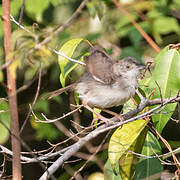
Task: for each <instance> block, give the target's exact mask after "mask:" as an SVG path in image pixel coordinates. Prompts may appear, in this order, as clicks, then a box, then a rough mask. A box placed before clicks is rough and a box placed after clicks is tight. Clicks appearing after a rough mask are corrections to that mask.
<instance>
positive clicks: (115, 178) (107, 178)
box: [104, 159, 122, 180]
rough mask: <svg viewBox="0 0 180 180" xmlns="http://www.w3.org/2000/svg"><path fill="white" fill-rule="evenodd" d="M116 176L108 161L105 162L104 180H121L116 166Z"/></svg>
mask: <svg viewBox="0 0 180 180" xmlns="http://www.w3.org/2000/svg"><path fill="white" fill-rule="evenodd" d="M116 172H117V175H115V174H114V172H113V170H112V167H111V163H110V161H109V159H108V160H107V161H106V164H105V166H104V180H122V178H121V175H120V173H119V167H118V166H116Z"/></svg>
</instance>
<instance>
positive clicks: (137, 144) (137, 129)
mask: <svg viewBox="0 0 180 180" xmlns="http://www.w3.org/2000/svg"><path fill="white" fill-rule="evenodd" d="M146 124H147V121H145V120H142V119H141V120H136V121H133V122H131V123H128V124H124V125H123V126H122V127H120V128H118V129H117V130H116V131H115V132H114V133H113V135H112V137H111V139H110V142H109V148H108V156H109V160H110V163H111V166H112V169H113V171H114V172H115V173H116V165H117V163H119V170H120V174H121V177H122V179H123V180H126V179H131V177H132V176H133V175H134V170H135V163H136V162H135V159H136V158H135V156H134V155H133V154H132V153H131V152H132V151H133V152H139V153H140V152H141V149H142V146H143V143H144V139H145V134H146V128H145V127H146ZM138 137H139V138H138Z"/></svg>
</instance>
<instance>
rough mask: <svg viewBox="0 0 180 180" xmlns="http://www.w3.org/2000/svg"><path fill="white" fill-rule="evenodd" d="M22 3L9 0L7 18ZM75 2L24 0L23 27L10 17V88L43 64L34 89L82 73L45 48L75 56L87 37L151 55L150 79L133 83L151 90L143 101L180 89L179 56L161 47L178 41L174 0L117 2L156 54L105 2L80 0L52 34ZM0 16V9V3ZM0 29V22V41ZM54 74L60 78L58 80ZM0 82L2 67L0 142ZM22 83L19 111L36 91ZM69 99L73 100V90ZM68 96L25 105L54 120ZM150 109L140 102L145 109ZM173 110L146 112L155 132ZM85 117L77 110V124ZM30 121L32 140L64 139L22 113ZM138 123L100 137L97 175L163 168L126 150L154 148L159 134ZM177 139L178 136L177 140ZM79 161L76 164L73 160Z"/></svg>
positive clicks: (3, 130)
mask: <svg viewBox="0 0 180 180" xmlns="http://www.w3.org/2000/svg"><path fill="white" fill-rule="evenodd" d="M22 2H23V1H22V0H12V1H11V14H12V15H13V17H14V18H15V19H18V18H19V12H20V8H21V5H22ZM81 2H82V1H81V0H78V1H72V0H39V1H36V0H26V1H25V9H24V16H23V22H22V25H23V27H25V29H26V31H25V30H23V29H21V28H18V27H17V25H15V23H14V22H12V29H13V33H12V44H11V45H12V50H13V51H12V53H11V56H13V57H14V59H15V60H14V62H13V63H12V64H11V65H10V69H11V73H13V76H14V77H16V79H17V87H20V86H23V85H24V84H27V83H29V82H30V81H31V80H33V79H34V78H37V77H36V76H37V74H38V72H39V68H40V67H41V68H42V69H43V76H42V79H43V82H42V85H41V90H40V93H44V92H47V91H51V90H52V89H57V88H59V87H60V86H62V87H65V86H66V85H67V84H69V83H72V82H74V81H75V80H77V79H78V76H80V74H82V71H83V70H82V68H81V66H79V65H78V64H76V63H73V62H70V61H68V60H67V59H66V58H64V57H62V56H58V57H57V55H56V54H55V53H53V51H52V49H58V50H59V51H60V52H63V53H65V54H66V55H67V56H68V57H75V58H76V59H79V60H80V61H83V57H84V56H85V55H87V52H88V50H87V42H88V41H89V42H91V43H93V44H97V43H99V44H101V45H102V46H103V47H104V48H106V50H107V52H110V54H111V55H112V56H113V55H114V52H113V49H114V47H120V53H119V54H117V55H116V59H121V58H123V57H126V56H133V57H135V58H137V59H138V60H139V61H140V62H143V63H145V59H146V57H148V58H150V57H151V58H154V57H155V65H154V67H151V69H152V77H151V76H149V74H148V73H146V77H145V79H143V80H141V81H140V88H141V91H142V94H143V96H144V97H148V95H149V93H151V92H152V91H154V90H155V91H154V93H153V96H151V97H150V98H151V99H156V98H168V97H172V96H175V95H176V94H177V93H178V91H179V87H180V71H179V69H180V54H179V51H178V50H176V49H170V47H169V46H167V45H168V44H173V43H177V42H178V41H179V40H180V27H179V24H178V23H179V19H178V18H179V17H178V15H177V13H176V12H178V11H179V9H180V1H179V0H172V1H168V0H159V1H157V0H150V1H145V0H142V1H135V0H134V1H133V0H132V1H130V2H128V3H125V4H123V3H124V2H125V1H122V5H124V7H125V8H126V9H127V11H128V12H129V14H130V15H131V16H132V18H133V19H134V20H136V21H137V22H138V24H139V25H140V27H142V29H143V30H144V31H145V32H146V33H148V34H149V35H150V36H151V37H152V38H153V39H154V40H155V42H156V43H157V44H158V45H159V46H161V47H162V50H161V52H160V53H159V54H158V55H156V53H155V52H154V51H153V49H152V47H150V46H149V45H148V44H147V43H146V41H145V40H144V38H143V37H142V35H141V34H140V33H139V31H138V30H137V29H136V28H135V27H134V25H132V23H131V22H130V20H129V18H128V16H127V15H124V14H123V13H122V11H120V10H119V9H116V8H114V6H113V4H112V1H111V0H103V1H97V0H92V1H88V3H87V5H86V8H84V9H83V10H82V11H81V13H79V16H78V18H76V19H75V20H74V21H73V23H72V22H71V23H72V24H71V25H70V26H69V27H68V28H67V29H65V30H64V31H62V32H60V33H59V34H58V35H57V36H52V34H53V32H54V31H55V30H56V29H57V25H58V26H60V25H63V24H65V23H66V22H67V20H68V19H70V17H71V16H72V13H73V12H74V11H75V10H76V8H77V7H79V5H80V3H81ZM0 15H2V7H1V4H0ZM2 27H3V26H2V22H1V21H0V43H1V44H3V28H2ZM51 36H52V38H51V41H49V42H48V43H46V44H45V45H43V46H41V47H40V48H39V49H37V48H36V45H37V44H38V43H40V42H42V41H43V40H44V39H46V38H47V37H51ZM87 39H88V41H87ZM82 42H85V43H82ZM84 44H85V45H84ZM163 47H165V48H163ZM0 57H1V59H4V52H3V45H1V46H0ZM4 63H5V60H4V61H2V60H1V61H0V65H2V64H4ZM58 64H59V66H58ZM49 74H50V75H49ZM59 75H60V76H59ZM50 76H51V77H50ZM58 76H59V77H60V78H59V80H60V83H61V84H60V83H59V81H58ZM5 83H6V75H5V71H4V70H1V69H0V95H1V99H0V100H1V101H0V121H1V123H0V144H5V143H6V142H7V140H8V138H9V132H8V130H7V128H9V127H10V119H9V106H8V102H7V101H6V100H5V99H4V98H6V96H7V94H6V93H5V86H4V84H5ZM35 83H36V81H35ZM33 85H34V84H33ZM36 85H37V84H35V86H36ZM30 89H31V91H30V94H28V95H27V92H26V91H24V92H21V94H23V95H22V96H21V94H20V95H19V97H20V98H19V100H18V101H19V107H23V108H24V109H26V110H27V109H28V110H29V106H28V104H29V103H31V102H32V99H33V98H34V95H35V93H36V92H35V89H36V88H34V86H32V87H30ZM28 92H29V91H28ZM134 99H135V100H136V102H138V104H139V103H140V102H139V100H137V99H136V97H134ZM75 100H76V102H77V103H78V98H77V94H76V95H75ZM68 102H69V96H68V95H67V94H66V95H61V96H59V97H57V98H54V99H53V101H49V100H45V99H41V98H39V99H38V100H37V102H36V104H35V106H34V107H33V111H34V112H35V114H36V115H37V116H38V118H39V119H40V120H43V117H42V115H41V113H42V112H43V113H45V114H46V115H47V116H49V117H52V118H54V117H57V116H59V115H60V114H61V115H62V114H63V113H64V112H65V111H70V110H69V106H68V105H67V104H68ZM54 104H55V105H54ZM135 107H136V105H135V104H134V102H133V101H132V100H130V101H128V102H127V103H126V104H125V107H124V112H128V111H129V110H130V109H133V108H135ZM154 107H155V106H152V107H150V108H147V109H146V111H148V110H149V109H152V108H154ZM176 108H177V103H172V104H168V105H167V106H166V107H165V108H162V109H161V112H160V113H159V112H158V113H157V114H154V115H153V116H152V121H153V123H154V126H155V128H156V129H157V130H158V131H159V132H160V133H163V132H164V129H165V128H166V127H167V124H168V122H169V120H170V119H171V117H172V116H174V114H175V112H176ZM20 109H21V108H20ZM21 113H22V114H21ZM20 114H21V116H22V117H21V119H23V120H24V116H26V113H25V112H23V110H22V111H20ZM90 116H91V115H90V114H88V113H87V112H86V111H85V112H84V111H82V112H81V122H82V124H83V125H85V126H88V125H89V124H88V123H89V121H88V120H89V119H90ZM69 120H72V117H71V116H70V118H69V119H68V118H67V119H65V120H64V121H62V124H63V125H64V126H65V127H66V128H68V129H69V128H71V129H73V133H77V132H76V130H74V127H73V126H72V125H71V124H70V121H69ZM30 125H31V128H32V129H33V130H35V139H34V140H38V143H39V142H40V141H41V140H44V139H48V140H49V141H59V138H60V137H61V138H64V135H63V133H62V132H61V131H59V130H58V129H57V128H56V127H55V125H52V124H42V123H39V122H36V121H35V119H34V117H33V116H32V117H31V118H30ZM146 125H147V122H146V121H144V120H137V121H134V122H131V123H128V124H125V125H124V126H123V127H119V128H118V129H116V130H115V132H114V133H112V136H111V139H110V140H109V142H108V143H109V147H108V155H109V157H108V160H107V162H106V165H105V171H104V176H105V179H108V180H110V179H120V178H122V179H127V177H128V178H130V177H134V178H135V179H145V178H148V177H150V176H152V175H154V174H156V173H160V172H162V169H163V166H162V165H161V163H160V161H159V160H158V159H156V158H147V157H146V158H143V157H142V158H139V160H138V157H139V156H135V155H132V154H131V153H129V151H134V152H137V153H141V154H143V155H146V156H153V155H154V154H155V153H156V154H158V155H160V154H162V149H161V146H160V145H159V139H158V138H157V137H156V136H155V135H153V134H152V133H150V131H148V130H147V129H146ZM25 131H26V130H25ZM170 133H171V132H169V134H170ZM145 136H146V139H145ZM177 141H179V139H178V138H177ZM141 150H142V151H141ZM124 159H126V160H124ZM134 161H135V162H134ZM124 162H125V163H124ZM127 162H128V163H127ZM77 164H78V163H77ZM81 165H82V164H80V163H79V164H78V166H81ZM74 167H75V166H74ZM150 167H151V168H150ZM124 172H125V173H124ZM120 176H121V177H120ZM32 179H33V178H32Z"/></svg>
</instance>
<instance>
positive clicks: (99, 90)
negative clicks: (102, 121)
mask: <svg viewBox="0 0 180 180" xmlns="http://www.w3.org/2000/svg"><path fill="white" fill-rule="evenodd" d="M80 86H81V87H80ZM76 89H77V92H78V93H79V98H80V99H82V100H84V101H86V103H87V104H88V105H89V106H91V107H97V108H110V107H113V106H119V105H123V104H124V103H125V102H126V101H128V100H129V99H130V98H131V97H132V96H133V95H134V94H135V90H136V86H135V85H132V84H131V85H128V84H127V85H123V84H121V86H120V85H119V84H111V85H100V84H97V85H96V86H94V85H93V86H91V85H90V84H89V86H85V85H83V84H79V88H76Z"/></svg>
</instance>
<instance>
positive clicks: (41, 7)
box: [25, 0, 50, 22]
mask: <svg viewBox="0 0 180 180" xmlns="http://www.w3.org/2000/svg"><path fill="white" fill-rule="evenodd" d="M49 3H50V0H43V1H42V0H39V1H37V0H26V1H25V9H26V12H27V14H28V15H29V16H30V17H31V18H34V19H35V20H36V21H38V22H42V15H43V12H44V11H45V10H46V9H47V8H48V6H49Z"/></svg>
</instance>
